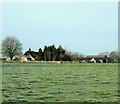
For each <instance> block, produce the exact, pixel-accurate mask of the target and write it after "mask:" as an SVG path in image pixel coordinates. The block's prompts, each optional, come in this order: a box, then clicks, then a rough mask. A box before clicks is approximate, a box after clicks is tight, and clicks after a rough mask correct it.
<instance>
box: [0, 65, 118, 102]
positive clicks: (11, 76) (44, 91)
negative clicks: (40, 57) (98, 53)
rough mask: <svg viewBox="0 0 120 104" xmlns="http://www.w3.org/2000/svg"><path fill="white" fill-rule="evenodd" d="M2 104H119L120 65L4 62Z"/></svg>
mask: <svg viewBox="0 0 120 104" xmlns="http://www.w3.org/2000/svg"><path fill="white" fill-rule="evenodd" d="M2 87H3V88H2V101H3V102H117V101H118V64H116V63H111V64H109V63H104V64H94V63H83V64H82V63H69V64H65V63H62V64H34V65H33V64H17V63H3V70H2Z"/></svg>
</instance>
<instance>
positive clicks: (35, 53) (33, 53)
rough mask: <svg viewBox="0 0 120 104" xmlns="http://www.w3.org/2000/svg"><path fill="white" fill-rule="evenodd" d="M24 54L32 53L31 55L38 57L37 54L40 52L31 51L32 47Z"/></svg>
mask: <svg viewBox="0 0 120 104" xmlns="http://www.w3.org/2000/svg"><path fill="white" fill-rule="evenodd" d="M24 55H27V56H28V55H30V57H32V58H34V59H35V58H36V57H37V55H38V52H35V51H31V49H30V48H29V50H28V51H26V52H25V54H24Z"/></svg>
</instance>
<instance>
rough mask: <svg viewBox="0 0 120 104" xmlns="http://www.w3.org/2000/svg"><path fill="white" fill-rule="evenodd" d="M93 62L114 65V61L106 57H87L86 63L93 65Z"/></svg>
mask: <svg viewBox="0 0 120 104" xmlns="http://www.w3.org/2000/svg"><path fill="white" fill-rule="evenodd" d="M92 60H94V61H96V62H95V63H112V62H113V60H112V59H111V58H110V57H107V56H106V55H88V56H86V57H85V61H86V62H88V63H91V62H92Z"/></svg>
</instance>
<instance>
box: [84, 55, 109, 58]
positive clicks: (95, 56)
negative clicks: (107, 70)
mask: <svg viewBox="0 0 120 104" xmlns="http://www.w3.org/2000/svg"><path fill="white" fill-rule="evenodd" d="M86 58H107V56H106V55H88V56H86Z"/></svg>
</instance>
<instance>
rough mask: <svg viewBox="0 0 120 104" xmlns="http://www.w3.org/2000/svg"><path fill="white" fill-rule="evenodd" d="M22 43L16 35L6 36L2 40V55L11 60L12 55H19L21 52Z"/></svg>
mask: <svg viewBox="0 0 120 104" xmlns="http://www.w3.org/2000/svg"><path fill="white" fill-rule="evenodd" d="M21 45H22V44H21V43H20V42H19V40H18V39H17V38H16V37H13V36H8V37H6V38H5V39H4V40H2V55H3V56H4V57H9V58H10V60H13V57H14V56H18V55H20V54H21V53H22V52H21V51H22V46H21Z"/></svg>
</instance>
